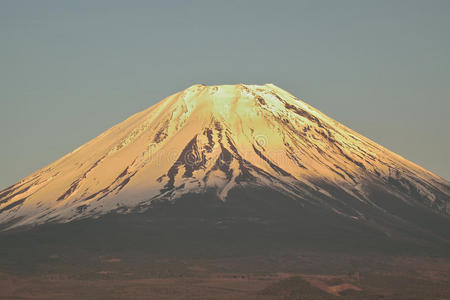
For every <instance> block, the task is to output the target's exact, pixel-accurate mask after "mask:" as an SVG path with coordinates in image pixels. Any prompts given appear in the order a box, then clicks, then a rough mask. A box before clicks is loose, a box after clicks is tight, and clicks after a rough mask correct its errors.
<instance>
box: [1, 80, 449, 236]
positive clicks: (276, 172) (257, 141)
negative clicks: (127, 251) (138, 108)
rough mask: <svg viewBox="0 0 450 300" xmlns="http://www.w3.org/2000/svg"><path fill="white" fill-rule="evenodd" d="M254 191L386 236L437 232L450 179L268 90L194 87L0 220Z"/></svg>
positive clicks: (22, 221)
mask: <svg viewBox="0 0 450 300" xmlns="http://www.w3.org/2000/svg"><path fill="white" fill-rule="evenodd" d="M251 191H264V192H263V193H256V194H254V195H258V196H257V199H256V200H255V201H253V202H252V205H253V206H258V205H259V204H258V203H261V205H262V203H267V202H268V201H269V202H271V203H273V207H279V206H280V205H282V203H284V202H279V203H278V202H277V199H278V196H276V195H279V197H281V198H283V199H289V201H292V203H295V204H296V207H298V208H299V210H301V209H302V208H303V209H305V210H306V209H308V208H314V209H315V210H319V211H323V212H326V213H328V214H331V215H334V216H338V217H340V218H344V219H349V220H351V221H352V222H355V224H365V225H367V226H372V227H373V228H376V229H377V230H381V231H382V232H384V233H385V234H387V235H390V234H392V224H394V223H395V224H397V225H396V226H397V227H396V228H398V227H399V226H400V227H401V226H406V227H408V228H414V229H417V230H420V231H426V232H428V231H432V232H434V231H433V230H434V229H435V228H440V227H442V225H440V224H448V223H445V222H448V215H449V212H450V183H449V182H447V181H446V180H444V179H442V178H440V177H438V176H436V175H434V174H432V173H431V172H429V171H427V170H425V169H423V168H421V167H420V166H418V165H416V164H414V163H412V162H410V161H408V160H406V159H404V158H402V157H401V156H399V155H397V154H395V153H393V152H391V151H389V150H387V149H385V148H383V147H381V146H380V145H378V144H376V143H374V142H373V141H371V140H369V139H367V138H365V137H363V136H362V135H360V134H358V133H356V132H354V131H352V130H351V129H349V128H347V127H345V126H344V125H342V124H340V123H338V122H337V121H335V120H333V119H331V118H329V117H327V116H326V115H324V114H323V113H321V112H320V111H318V110H316V109H314V108H313V107H311V106H309V105H308V104H306V103H304V102H303V101H301V100H299V99H298V98H296V97H295V96H293V95H291V94H290V93H288V92H286V91H284V90H282V89H280V88H278V87H277V86H275V85H273V84H266V85H243V84H238V85H222V86H204V85H194V86H191V87H189V88H187V89H186V90H184V91H181V92H178V93H176V94H174V95H172V96H169V97H167V98H166V99H164V100H162V101H160V102H159V103H157V104H155V105H153V106H151V107H150V108H148V109H146V110H144V111H142V112H139V113H137V114H135V115H133V116H132V117H130V118H128V119H127V120H125V121H124V122H122V123H120V124H118V125H116V126H114V127H112V128H111V129H109V130H107V131H105V132H104V133H102V134H101V135H99V136H98V137H96V138H94V139H93V140H91V141H89V142H88V143H86V144H84V145H83V146H81V147H79V148H78V149H76V150H75V151H73V152H71V153H69V154H68V155H66V156H64V157H62V158H61V159H59V160H57V161H56V162H54V163H52V164H50V165H49V166H47V167H45V168H43V169H41V170H39V171H37V172H35V173H33V174H31V175H30V176H28V177H26V178H25V179H23V180H21V181H20V182H18V183H17V184H14V185H13V186H11V187H8V188H6V189H5V190H3V191H1V192H0V224H2V226H3V230H8V229H13V228H18V227H24V226H25V227H26V226H36V225H39V224H44V223H67V222H71V221H74V220H81V219H86V218H99V217H101V216H103V215H105V214H109V213H118V214H126V213H132V212H143V211H146V210H148V209H149V208H151V207H152V205H153V204H154V203H156V202H159V201H168V202H169V203H175V202H176V201H177V199H180V198H182V197H184V196H186V195H194V196H195V195H211V197H214V198H215V199H219V200H221V201H222V202H223V203H227V202H229V201H234V202H239V201H240V199H244V198H246V197H251V196H252V192H251ZM264 195H266V196H267V197H266V199H264ZM255 197H256V196H255ZM242 201H244V200H242ZM258 201H260V202H258ZM425 216H426V217H425ZM422 217H423V218H422ZM421 218H422V219H421ZM430 219H431V220H433V219H434V220H437V219H438V220H444V221H442V222H444V223H439V224H438V223H436V224H435V223H433V222H434V221H430V222H429V221H428V220H430ZM406 227H405V228H406ZM441 229H442V228H441ZM443 229H445V228H443ZM447 231H448V230H447ZM447 231H445V232H444V233H442V232H441V231H440V233H439V234H440V237H441V238H443V239H448V238H449V236H448V232H447Z"/></svg>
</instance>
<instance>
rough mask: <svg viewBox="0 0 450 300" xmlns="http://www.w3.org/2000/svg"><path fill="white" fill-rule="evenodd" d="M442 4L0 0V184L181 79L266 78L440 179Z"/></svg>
mask: <svg viewBox="0 0 450 300" xmlns="http://www.w3.org/2000/svg"><path fill="white" fill-rule="evenodd" d="M449 16H450V1H447V0H442V1H438V0H436V1H433V0H427V1H413V0H405V1H399V0H396V1H392V0H389V1H381V0H376V1H364V0H355V1H345V0H340V1H336V0H330V1H320V0H314V1H243V0H241V1H212V0H209V1H167V0H166V1H93V0H89V1H62V0H56V1H45V0H40V1H22V0H10V1H9V0H6V1H5V0H0V103H1V110H0V138H1V141H2V143H1V147H0V189H2V188H4V187H6V186H8V185H11V184H13V183H15V182H16V181H18V180H19V179H21V178H22V177H24V176H26V175H28V174H30V173H31V172H33V171H35V170H37V169H39V168H41V167H44V166H45V165H47V164H49V163H51V162H53V161H55V160H56V159H58V158H59V157H61V156H62V155H64V154H66V153H68V152H70V151H72V150H73V149H75V148H76V147H78V146H80V145H82V144H84V143H85V142H87V141H88V140H90V139H91V138H93V137H95V136H97V135H98V134H100V133H101V132H102V131H104V130H106V129H108V128H109V127H111V126H113V125H115V124H116V123H119V122H121V121H123V120H124V119H125V118H127V117H128V116H130V115H132V114H134V113H136V112H138V111H140V110H143V109H145V108H147V107H148V106H150V105H152V104H154V103H156V102H157V101H159V100H161V99H162V98H164V97H166V96H168V95H170V94H173V93H175V92H177V91H179V90H183V89H185V88H186V87H188V86H190V85H192V84H195V83H203V84H207V85H215V84H232V83H241V82H242V83H248V84H264V83H268V82H273V83H275V84H276V85H278V86H279V87H281V88H283V89H285V90H288V91H289V92H291V93H292V94H294V95H296V96H297V97H299V98H301V99H303V100H304V101H306V102H307V103H309V104H310V105H312V106H314V107H316V108H317V109H319V110H321V111H322V112H324V113H326V114H327V115H329V116H330V117H333V118H334V119H336V120H338V121H340V122H342V123H344V124H345V125H347V126H349V127H350V128H352V129H354V130H356V131H358V132H359V133H361V134H363V135H365V136H367V137H368V138H371V139H373V140H374V141H376V142H378V143H379V144H381V145H383V146H385V147H387V148H389V149H390V150H392V151H394V152H396V153H398V154H400V155H402V156H404V157H405V158H407V159H409V160H411V161H413V162H415V163H418V164H419V165H422V166H423V167H425V168H427V169H429V170H431V171H433V172H435V173H436V174H438V175H440V176H442V177H444V178H446V179H447V180H448V179H450V159H449V152H450V151H449V149H450V133H449V130H450V99H449V98H450V17H449Z"/></svg>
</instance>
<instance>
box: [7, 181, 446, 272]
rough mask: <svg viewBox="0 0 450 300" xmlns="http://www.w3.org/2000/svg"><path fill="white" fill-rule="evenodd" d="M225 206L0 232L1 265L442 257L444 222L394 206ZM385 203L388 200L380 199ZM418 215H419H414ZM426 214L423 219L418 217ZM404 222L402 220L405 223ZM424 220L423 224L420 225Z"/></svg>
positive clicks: (162, 205) (247, 202) (185, 204)
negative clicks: (352, 209) (346, 210)
mask: <svg viewBox="0 0 450 300" xmlns="http://www.w3.org/2000/svg"><path fill="white" fill-rule="evenodd" d="M230 193H232V195H233V197H231V198H230V199H231V200H230V201H227V202H223V201H221V200H220V199H219V198H218V197H217V196H215V194H214V193H205V194H202V195H198V194H189V195H184V196H182V197H181V198H179V199H178V200H177V201H175V202H169V201H165V200H160V201H156V202H153V204H152V209H150V210H147V211H145V212H141V213H137V212H135V213H128V214H116V213H111V214H108V215H105V216H102V217H101V218H99V219H85V220H79V221H75V222H71V223H67V224H47V225H42V226H39V227H37V228H34V229H30V230H27V231H24V232H22V231H19V232H8V233H2V234H0V243H1V245H7V247H4V246H2V247H1V249H0V264H1V266H2V267H3V268H6V269H9V268H11V269H13V270H15V271H19V270H23V271H33V269H34V270H35V271H37V270H41V271H42V269H41V268H44V269H45V268H47V267H49V268H50V267H51V264H52V262H51V260H49V257H51V256H52V255H54V254H58V255H62V256H63V257H64V258H65V259H66V261H65V263H64V264H65V265H67V263H69V264H70V263H76V264H81V265H83V264H89V261H90V260H91V259H92V258H93V257H98V256H101V255H119V256H121V257H124V256H130V257H131V256H132V257H135V258H139V257H156V258H157V257H163V258H164V257H180V258H221V257H242V256H247V255H250V256H255V255H270V254H279V253H283V252H289V251H298V250H304V251H320V252H345V253H354V254H360V253H365V254H370V253H373V254H396V255H397V254H420V255H424V254H425V255H438V256H445V255H448V253H449V252H448V249H449V243H448V241H446V240H445V237H448V234H449V232H448V220H447V219H445V218H443V217H440V216H438V215H434V214H433V213H432V212H430V213H429V214H428V215H427V218H428V219H429V220H432V221H433V222H430V223H429V224H428V223H426V224H423V227H418V226H417V225H411V224H410V223H408V220H409V218H412V219H414V218H415V214H416V213H419V211H418V210H415V209H412V208H411V209H409V208H407V207H396V208H393V209H394V210H395V209H397V208H398V209H399V212H401V213H402V214H401V216H392V217H387V215H386V214H381V213H379V211H378V210H373V211H372V210H370V208H367V209H368V210H370V211H366V212H367V214H370V215H371V219H369V220H364V221H362V220H353V219H350V218H347V217H343V216H340V215H339V214H335V213H332V212H329V211H327V210H323V209H320V208H318V207H315V206H314V205H311V204H305V203H302V202H299V201H298V200H294V199H292V198H289V197H287V196H284V195H283V194H280V193H278V192H277V191H274V190H270V189H267V188H246V189H233V190H232V191H231V192H230ZM386 200H389V199H386ZM420 213H423V212H420ZM423 216H424V215H423V214H422V217H423ZM404 220H406V221H404ZM424 220H425V219H424Z"/></svg>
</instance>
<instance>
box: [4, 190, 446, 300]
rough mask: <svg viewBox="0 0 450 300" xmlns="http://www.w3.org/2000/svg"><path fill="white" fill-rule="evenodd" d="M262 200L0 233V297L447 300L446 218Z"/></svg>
mask: <svg viewBox="0 0 450 300" xmlns="http://www.w3.org/2000/svg"><path fill="white" fill-rule="evenodd" d="M262 199H263V198H262V197H261V198H259V199H256V200H255V201H257V202H251V201H250V200H249V202H239V204H236V203H235V204H233V202H232V201H230V202H229V203H228V204H226V205H222V204H221V203H218V202H214V201H211V200H210V199H207V198H205V199H204V200H202V199H199V198H198V197H197V198H195V197H194V198H190V197H186V198H184V199H183V200H182V201H178V202H177V204H176V205H170V204H168V203H164V202H162V203H159V204H155V205H154V207H153V208H152V209H151V210H149V211H147V212H145V213H131V214H119V215H117V214H111V215H108V216H104V217H102V218H99V219H89V220H82V221H77V222H73V223H69V224H48V225H43V226H41V227H38V228H35V229H29V230H25V231H10V232H6V233H1V234H0V245H1V247H0V299H2V298H4V299H450V246H449V243H448V241H447V239H446V236H447V234H448V231H449V229H450V227H449V226H448V225H449V222H448V219H446V218H441V219H439V220H438V219H436V220H438V221H439V222H440V223H439V224H438V223H436V224H437V225H439V226H440V227H439V228H438V229H437V230H434V229H433V228H430V231H425V230H422V231H415V230H414V228H413V227H409V226H406V225H402V224H404V223H396V222H397V221H396V220H394V219H392V220H391V219H389V218H385V217H383V218H382V217H379V220H378V221H377V222H359V221H357V220H351V219H349V218H343V217H340V216H339V215H336V214H332V213H328V212H326V211H325V210H319V209H315V208H314V207H305V206H302V207H298V206H297V204H296V203H295V202H289V200H286V199H280V198H277V201H276V202H274V201H268V202H264V201H263V200H262ZM376 217H377V216H374V218H376ZM411 218H413V215H411ZM373 224H375V225H373ZM380 224H384V225H380ZM427 224H433V223H427ZM400 225H401V226H400ZM431 230H433V231H431ZM433 232H435V233H433Z"/></svg>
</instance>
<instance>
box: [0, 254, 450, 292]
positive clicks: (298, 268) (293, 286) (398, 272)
mask: <svg viewBox="0 0 450 300" xmlns="http://www.w3.org/2000/svg"><path fill="white" fill-rule="evenodd" d="M65 259H66V258H65V257H64V255H62V254H56V253H55V254H54V255H52V256H51V257H48V260H49V261H48V262H47V263H46V267H45V269H47V270H46V271H45V272H39V273H35V274H34V275H32V274H20V273H15V272H12V273H1V274H0V299H450V298H449V297H450V276H449V274H450V272H449V271H450V261H449V260H446V259H437V258H426V259H424V258H417V257H416V258H415V257H380V256H376V257H361V256H346V255H342V254H330V253H328V254H325V253H320V254H319V253H296V254H293V253H292V254H290V255H284V256H283V255H277V256H266V257H240V258H221V259H192V260H181V259H152V258H148V259H144V258H142V257H141V258H140V259H139V261H133V258H130V257H128V258H126V257H117V256H101V257H91V258H90V259H89V261H90V263H91V265H90V266H87V265H71V264H68V263H67V262H66V261H65ZM52 265H53V266H55V269H53V270H49V269H48V267H49V266H52Z"/></svg>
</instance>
